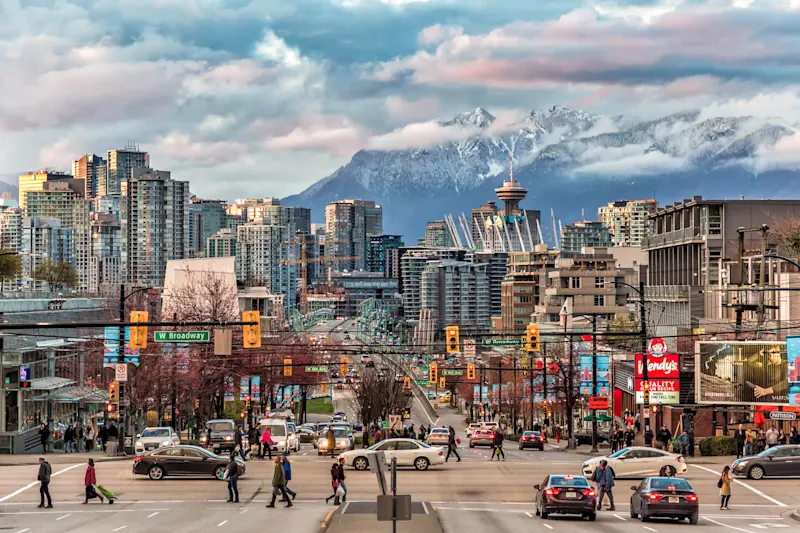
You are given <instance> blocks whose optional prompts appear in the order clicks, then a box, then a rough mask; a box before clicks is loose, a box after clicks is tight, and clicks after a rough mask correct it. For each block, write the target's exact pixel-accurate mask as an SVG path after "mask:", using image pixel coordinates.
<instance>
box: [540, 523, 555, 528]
mask: <svg viewBox="0 0 800 533" xmlns="http://www.w3.org/2000/svg"><path fill="white" fill-rule="evenodd" d="M542 525H543V526H544V527H546V528H547V529H553V526H551V525H550V524H542Z"/></svg>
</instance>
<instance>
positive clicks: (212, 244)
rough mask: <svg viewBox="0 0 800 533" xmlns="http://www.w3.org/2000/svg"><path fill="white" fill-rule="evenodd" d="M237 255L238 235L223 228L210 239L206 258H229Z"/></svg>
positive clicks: (207, 244) (207, 243)
mask: <svg viewBox="0 0 800 533" xmlns="http://www.w3.org/2000/svg"><path fill="white" fill-rule="evenodd" d="M237 232H238V230H237ZM235 255H236V233H234V232H233V231H231V230H229V229H228V228H223V229H221V230H219V231H218V232H216V233H215V234H214V235H212V236H211V237H209V238H208V242H206V257H227V256H235Z"/></svg>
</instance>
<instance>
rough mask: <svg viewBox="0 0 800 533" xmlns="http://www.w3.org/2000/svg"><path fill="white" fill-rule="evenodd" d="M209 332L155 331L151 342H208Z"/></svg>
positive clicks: (209, 338)
mask: <svg viewBox="0 0 800 533" xmlns="http://www.w3.org/2000/svg"><path fill="white" fill-rule="evenodd" d="M210 340H211V332H210V331H156V332H154V333H153V342H209V341H210Z"/></svg>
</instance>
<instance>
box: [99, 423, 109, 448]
mask: <svg viewBox="0 0 800 533" xmlns="http://www.w3.org/2000/svg"><path fill="white" fill-rule="evenodd" d="M100 443H101V444H102V445H103V453H106V444H108V428H107V427H106V426H103V427H102V428H100Z"/></svg>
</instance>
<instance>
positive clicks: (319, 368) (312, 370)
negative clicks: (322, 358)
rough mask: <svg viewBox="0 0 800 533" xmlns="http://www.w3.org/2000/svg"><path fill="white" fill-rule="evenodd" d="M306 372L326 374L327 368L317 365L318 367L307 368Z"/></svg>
mask: <svg viewBox="0 0 800 533" xmlns="http://www.w3.org/2000/svg"><path fill="white" fill-rule="evenodd" d="M306 372H326V373H327V372H328V367H327V366H326V365H319V366H307V367H306Z"/></svg>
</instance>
